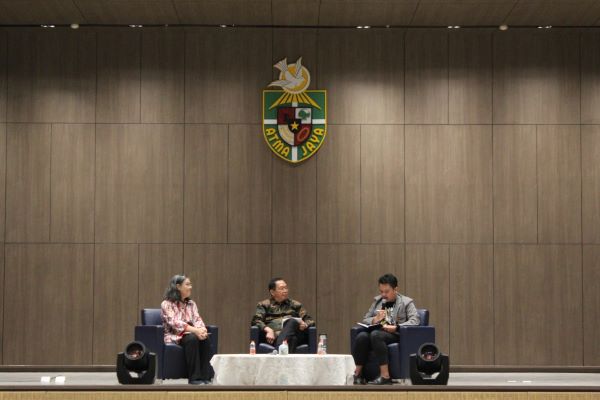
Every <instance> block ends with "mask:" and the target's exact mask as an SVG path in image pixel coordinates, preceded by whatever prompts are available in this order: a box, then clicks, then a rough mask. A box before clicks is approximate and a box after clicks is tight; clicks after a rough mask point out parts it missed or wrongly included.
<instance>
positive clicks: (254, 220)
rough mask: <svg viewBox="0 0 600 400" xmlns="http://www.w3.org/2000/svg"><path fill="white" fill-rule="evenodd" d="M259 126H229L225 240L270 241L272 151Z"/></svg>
mask: <svg viewBox="0 0 600 400" xmlns="http://www.w3.org/2000/svg"><path fill="white" fill-rule="evenodd" d="M261 136H262V133H261V127H260V126H259V125H231V126H230V127H229V164H228V171H229V191H228V193H229V194H228V198H229V201H228V215H227V217H228V232H229V233H228V237H229V243H270V242H271V208H272V206H271V197H272V196H271V191H272V187H271V174H272V162H273V158H274V156H273V154H272V153H271V151H270V150H269V149H268V148H267V146H266V145H265V143H264V140H263V139H262V138H261Z"/></svg>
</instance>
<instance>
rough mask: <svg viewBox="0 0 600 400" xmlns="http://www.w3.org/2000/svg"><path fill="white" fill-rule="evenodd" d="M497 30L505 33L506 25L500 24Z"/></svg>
mask: <svg viewBox="0 0 600 400" xmlns="http://www.w3.org/2000/svg"><path fill="white" fill-rule="evenodd" d="M498 29H500V30H501V31H506V30H508V25H506V24H502V25H500V26H499V27H498Z"/></svg>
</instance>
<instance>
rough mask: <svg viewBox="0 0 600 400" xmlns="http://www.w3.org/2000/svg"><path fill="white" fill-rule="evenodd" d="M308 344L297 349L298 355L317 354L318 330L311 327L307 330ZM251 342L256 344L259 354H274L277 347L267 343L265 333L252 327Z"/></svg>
mask: <svg viewBox="0 0 600 400" xmlns="http://www.w3.org/2000/svg"><path fill="white" fill-rule="evenodd" d="M307 332H308V344H302V345H300V346H298V347H296V353H298V354H316V352H317V328H315V327H314V326H311V327H309V328H308V329H307ZM250 340H253V341H254V344H256V352H257V353H259V354H261V353H262V354H266V353H272V352H273V350H275V347H273V346H271V345H270V344H269V343H267V341H266V338H265V333H264V332H261V331H260V330H259V329H258V327H257V326H251V327H250Z"/></svg>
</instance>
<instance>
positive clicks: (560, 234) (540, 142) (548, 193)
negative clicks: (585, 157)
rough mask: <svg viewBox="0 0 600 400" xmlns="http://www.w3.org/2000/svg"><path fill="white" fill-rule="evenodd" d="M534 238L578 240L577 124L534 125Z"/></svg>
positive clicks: (579, 237) (579, 153)
mask: <svg viewBox="0 0 600 400" xmlns="http://www.w3.org/2000/svg"><path fill="white" fill-rule="evenodd" d="M537 163H538V168H537V170H538V229H539V230H538V240H539V242H540V243H581V135H580V127H579V126H577V125H571V126H569V125H543V126H538V127H537Z"/></svg>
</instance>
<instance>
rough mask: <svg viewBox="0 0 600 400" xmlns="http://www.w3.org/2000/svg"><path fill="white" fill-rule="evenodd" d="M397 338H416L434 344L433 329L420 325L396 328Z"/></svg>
mask: <svg viewBox="0 0 600 400" xmlns="http://www.w3.org/2000/svg"><path fill="white" fill-rule="evenodd" d="M398 336H399V338H400V340H408V339H412V338H417V337H418V338H427V339H431V342H432V343H435V327H434V326H421V325H400V326H398ZM423 343H425V342H423Z"/></svg>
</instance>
